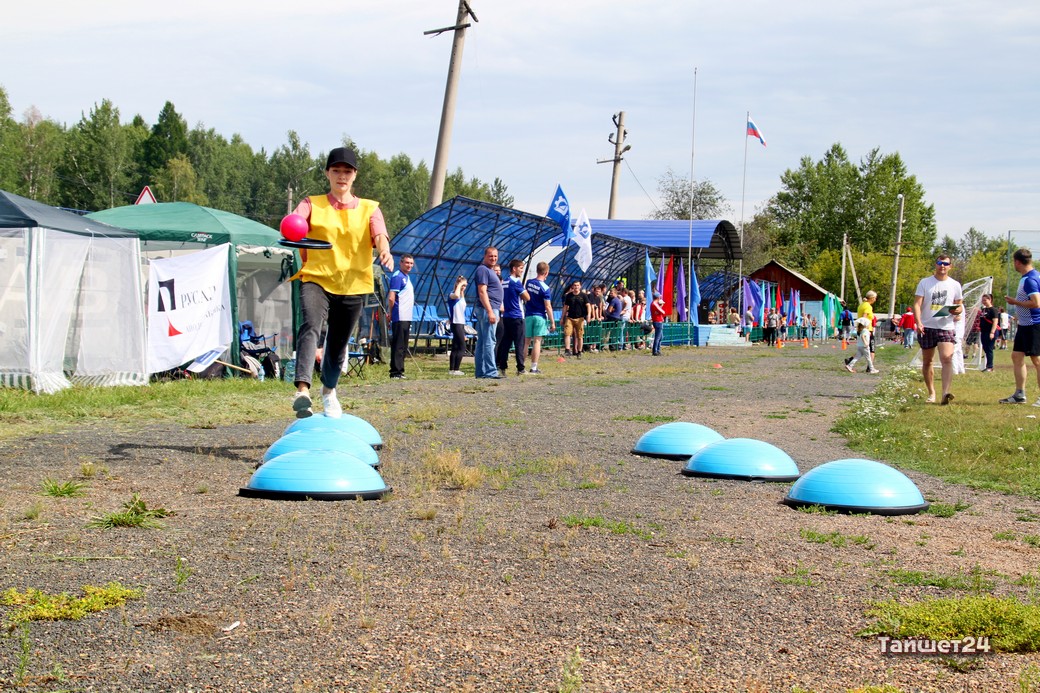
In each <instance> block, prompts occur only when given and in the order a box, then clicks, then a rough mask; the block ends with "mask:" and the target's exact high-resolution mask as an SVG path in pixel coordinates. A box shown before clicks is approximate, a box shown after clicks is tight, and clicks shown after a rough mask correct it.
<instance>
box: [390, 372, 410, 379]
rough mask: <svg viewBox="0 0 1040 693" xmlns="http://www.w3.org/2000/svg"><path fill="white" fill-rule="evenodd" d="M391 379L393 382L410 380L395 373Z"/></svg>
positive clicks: (402, 374)
mask: <svg viewBox="0 0 1040 693" xmlns="http://www.w3.org/2000/svg"><path fill="white" fill-rule="evenodd" d="M390 379H391V380H408V378H406V377H405V376H404V373H394V374H393V375H391V376H390Z"/></svg>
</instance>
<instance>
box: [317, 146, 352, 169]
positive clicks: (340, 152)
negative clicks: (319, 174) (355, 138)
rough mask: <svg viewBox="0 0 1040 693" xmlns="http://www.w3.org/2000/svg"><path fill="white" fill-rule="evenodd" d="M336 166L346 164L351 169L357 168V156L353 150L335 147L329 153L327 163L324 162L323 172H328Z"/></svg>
mask: <svg viewBox="0 0 1040 693" xmlns="http://www.w3.org/2000/svg"><path fill="white" fill-rule="evenodd" d="M336 164H346V165H347V166H350V167H351V168H355V169H356V168H357V154H355V153H354V150H353V149H349V148H347V147H336V148H335V149H333V150H332V151H331V152H329V158H328V161H326V162H325V170H326V171H328V170H329V169H330V168H332V167H333V166H335V165H336Z"/></svg>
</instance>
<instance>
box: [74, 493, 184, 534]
mask: <svg viewBox="0 0 1040 693" xmlns="http://www.w3.org/2000/svg"><path fill="white" fill-rule="evenodd" d="M172 514H173V513H172V512H170V511H169V510H167V509H166V508H149V507H148V506H147V505H145V502H144V501H143V500H141V498H140V496H138V495H137V494H136V493H135V494H134V495H133V496H131V497H130V500H128V501H127V502H126V503H123V510H121V511H120V512H115V513H108V514H107V515H100V516H98V517H95V518H94V519H92V520H91V521H90V522H88V523H87V526H88V527H100V528H103V529H112V528H114V527H147V528H153V529H157V528H161V527H162V526H163V524H162V523H161V522H158V521H157V520H156V519H155V518H158V517H167V516H169V515H172Z"/></svg>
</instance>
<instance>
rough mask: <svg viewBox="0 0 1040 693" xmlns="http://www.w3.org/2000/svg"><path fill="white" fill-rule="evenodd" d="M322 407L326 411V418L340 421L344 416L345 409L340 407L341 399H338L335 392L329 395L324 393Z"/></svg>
mask: <svg viewBox="0 0 1040 693" xmlns="http://www.w3.org/2000/svg"><path fill="white" fill-rule="evenodd" d="M321 407H322V409H324V410H325V416H327V417H329V418H330V419H338V418H339V417H341V416H343V407H341V406H339V398H338V397H336V391H335V390H333V391H332V392H329V393H328V394H326V393H322V395H321Z"/></svg>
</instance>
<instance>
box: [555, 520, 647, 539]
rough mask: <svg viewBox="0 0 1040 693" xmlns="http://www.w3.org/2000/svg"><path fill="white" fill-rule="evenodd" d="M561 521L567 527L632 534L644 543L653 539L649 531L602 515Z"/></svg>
mask: <svg viewBox="0 0 1040 693" xmlns="http://www.w3.org/2000/svg"><path fill="white" fill-rule="evenodd" d="M561 520H562V521H563V524H564V525H565V526H567V527H597V528H600V529H606V530H608V531H609V532H610V533H611V534H632V535H634V536H637V537H639V538H640V539H643V540H645V541H650V540H651V539H653V538H654V533H653V532H652V531H651V530H647V529H641V528H639V527H637V526H636V525H634V524H632V523H631V522H626V521H625V520H608V519H606V518H605V517H603V516H602V515H594V516H588V515H564V516H563V517H562V518H561Z"/></svg>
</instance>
